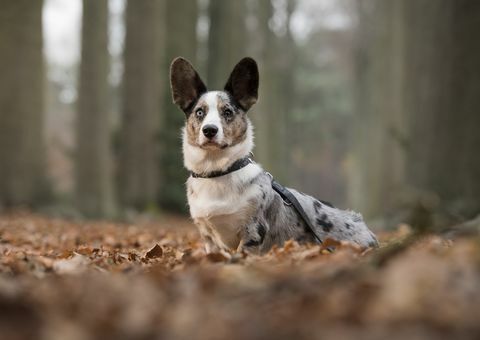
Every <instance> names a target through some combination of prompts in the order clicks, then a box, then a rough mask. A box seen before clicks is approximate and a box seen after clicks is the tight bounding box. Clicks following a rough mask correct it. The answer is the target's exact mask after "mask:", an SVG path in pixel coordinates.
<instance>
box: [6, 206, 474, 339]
mask: <svg viewBox="0 0 480 340" xmlns="http://www.w3.org/2000/svg"><path fill="white" fill-rule="evenodd" d="M411 235H412V234H411V232H410V230H409V228H408V227H407V226H402V227H400V228H399V229H398V230H397V231H395V232H391V233H388V234H383V235H380V238H381V241H382V242H381V243H382V245H381V247H380V249H378V250H369V251H362V250H360V249H358V248H357V247H355V246H353V245H351V244H346V243H343V244H335V242H330V241H329V242H328V243H330V245H335V246H336V250H335V251H334V252H333V253H330V252H328V251H327V250H326V249H324V248H322V247H320V246H316V245H307V246H300V245H298V244H296V243H294V242H288V243H287V244H286V245H285V246H284V247H283V248H275V249H273V250H272V251H271V252H270V253H268V254H267V255H265V256H261V257H259V256H252V255H246V254H236V255H233V256H225V255H222V254H210V255H206V254H205V253H204V251H203V248H202V244H201V242H200V240H199V236H198V234H197V232H196V230H195V229H194V228H193V227H192V226H191V224H190V222H189V221H188V220H186V219H181V218H175V217H165V218H163V219H162V220H160V221H157V222H148V223H147V222H138V223H136V224H114V223H108V222H71V221H67V220H62V219H55V218H47V217H42V216H39V215H34V214H27V213H12V214H7V215H3V216H0V254H1V258H0V337H1V338H2V339H151V338H162V339H172V338H175V339H176V338H178V339H269V338H272V339H307V338H318V339H320V338H326V339H328V338H333V339H335V340H339V339H350V338H355V339H382V338H386V337H388V338H389V339H406V338H408V339H425V338H431V339H446V338H472V339H474V338H476V339H478V338H479V336H480V241H479V239H477V238H472V237H470V238H458V239H455V240H453V241H452V240H446V239H444V238H441V237H439V236H435V235H428V236H422V237H419V238H412V236H411Z"/></svg>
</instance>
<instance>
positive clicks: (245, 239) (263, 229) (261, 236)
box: [237, 218, 268, 254]
mask: <svg viewBox="0 0 480 340" xmlns="http://www.w3.org/2000/svg"><path fill="white" fill-rule="evenodd" d="M267 232H268V224H267V223H266V222H265V221H261V220H258V219H257V218H255V219H253V221H252V222H251V223H249V224H248V225H247V226H246V227H245V228H244V229H243V235H242V238H241V240H240V244H239V246H238V248H237V251H245V252H247V253H255V254H258V253H260V250H261V247H262V245H263V242H264V240H265V235H266V234H267Z"/></svg>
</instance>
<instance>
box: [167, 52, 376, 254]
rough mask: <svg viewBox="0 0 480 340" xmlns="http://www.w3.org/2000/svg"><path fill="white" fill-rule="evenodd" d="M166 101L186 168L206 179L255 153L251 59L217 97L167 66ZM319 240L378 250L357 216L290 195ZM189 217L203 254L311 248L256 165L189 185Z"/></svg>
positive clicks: (190, 74)
mask: <svg viewBox="0 0 480 340" xmlns="http://www.w3.org/2000/svg"><path fill="white" fill-rule="evenodd" d="M170 78H171V88H172V97H173V101H174V103H175V104H177V105H178V106H179V107H180V108H181V109H182V111H183V112H184V113H185V117H186V123H185V127H184V129H183V155H184V164H185V167H186V168H187V169H188V170H189V171H191V172H193V173H196V174H200V175H206V174H209V173H211V172H214V171H225V170H226V169H228V168H229V167H230V166H231V165H232V164H233V163H234V162H235V161H237V160H238V159H241V158H244V157H247V156H248V155H249V154H250V153H251V151H252V149H253V146H254V145H253V128H252V124H251V122H250V120H249V118H248V116H247V111H248V110H249V109H250V107H251V106H252V105H253V104H254V103H255V102H256V101H257V97H258V84H259V76H258V68H257V64H256V62H255V61H254V60H253V59H251V58H244V59H242V60H241V61H240V62H239V63H238V64H237V65H236V66H235V68H234V69H233V71H232V73H231V75H230V77H229V79H228V81H227V83H226V85H225V88H224V90H223V91H208V90H207V87H206V86H205V85H204V83H203V81H202V80H201V78H200V76H199V75H198V73H197V72H196V71H195V69H194V68H193V66H192V65H191V64H190V63H189V62H188V61H187V60H185V59H183V58H177V59H175V60H174V61H173V63H172V65H171V73H170ZM290 190H291V192H292V193H293V194H294V195H295V197H296V198H297V199H298V201H299V202H300V203H301V205H302V207H303V209H304V210H305V212H306V213H307V215H308V216H309V218H310V220H311V222H312V223H313V225H314V226H315V228H316V233H317V235H319V236H320V237H321V238H322V239H325V238H333V239H336V240H348V241H352V242H355V243H357V244H359V245H360V246H362V247H373V246H376V245H377V239H376V237H375V235H374V234H373V233H372V232H371V231H370V230H369V229H368V227H367V226H366V225H365V223H364V222H363V220H362V216H361V215H360V214H357V213H355V212H352V211H344V210H340V209H337V208H334V207H331V206H329V205H327V204H324V203H322V202H320V201H319V200H317V199H315V198H314V197H311V196H308V195H306V194H303V193H301V192H298V191H296V190H293V189H290ZM187 198H188V204H189V207H190V214H191V216H192V218H193V220H194V222H195V224H196V225H197V227H198V228H199V231H200V233H201V235H202V238H203V240H204V241H205V244H206V250H207V252H211V251H218V250H221V251H231V250H246V251H250V252H256V253H264V252H266V251H268V250H269V249H270V248H271V247H272V246H273V245H275V244H276V245H282V244H283V243H284V242H285V241H286V240H289V239H295V240H297V241H299V242H315V238H314V236H313V235H312V233H311V231H310V230H309V229H308V227H307V226H306V225H305V223H304V221H303V220H302V219H301V218H300V217H299V216H298V214H297V213H296V212H295V210H294V208H293V207H292V206H289V205H287V204H285V203H284V201H283V200H282V198H281V197H280V195H279V194H278V193H276V192H275V191H274V190H273V189H272V185H271V176H270V175H269V174H268V173H266V172H265V171H264V170H263V169H262V167H261V166H260V165H259V164H257V163H254V162H253V163H251V164H248V165H247V166H245V167H243V168H241V169H239V170H236V171H234V172H231V173H229V174H226V175H223V176H220V177H215V178H195V177H193V176H190V177H189V178H188V180H187Z"/></svg>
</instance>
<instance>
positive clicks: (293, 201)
mask: <svg viewBox="0 0 480 340" xmlns="http://www.w3.org/2000/svg"><path fill="white" fill-rule="evenodd" d="M250 163H253V161H252V160H251V158H250V157H245V158H240V159H239V160H236V161H235V162H234V163H233V164H232V165H231V166H229V167H228V168H227V169H226V170H224V171H212V172H209V173H205V174H198V173H195V172H190V175H191V176H192V177H194V178H215V177H220V176H225V175H228V174H230V173H232V172H234V171H237V170H240V169H242V168H244V167H246V166H247V165H248V164H250ZM267 174H268V175H269V176H270V178H271V179H272V189H273V190H275V192H277V193H278V194H279V195H280V197H281V198H282V199H283V201H284V202H285V203H286V204H287V205H288V206H293V208H294V209H295V211H296V213H297V214H298V216H299V217H300V218H301V219H302V220H303V222H305V224H306V225H307V227H308V229H310V231H311V233H312V234H313V236H314V237H315V239H316V240H317V241H318V243H320V244H321V243H323V241H322V239H321V238H320V236H318V234H317V233H316V232H315V228H314V226H313V224H312V222H311V221H310V219H309V218H308V216H307V214H306V213H305V210H304V209H303V207H302V205H301V204H300V202H299V201H298V199H297V198H296V197H295V195H294V194H292V192H291V191H290V190H288V189H287V188H285V187H284V186H283V185H281V184H280V183H278V182H277V181H275V180H274V179H273V176H272V175H271V174H270V173H268V172H267ZM324 203H325V204H327V203H326V202H324ZM328 205H330V204H328Z"/></svg>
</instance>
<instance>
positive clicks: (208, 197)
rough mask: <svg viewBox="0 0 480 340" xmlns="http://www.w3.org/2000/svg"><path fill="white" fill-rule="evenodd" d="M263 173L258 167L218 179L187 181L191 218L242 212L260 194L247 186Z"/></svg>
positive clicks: (248, 167)
mask: <svg viewBox="0 0 480 340" xmlns="http://www.w3.org/2000/svg"><path fill="white" fill-rule="evenodd" d="M261 172H262V168H261V167H260V166H259V165H257V164H249V165H247V166H246V167H244V168H243V169H240V170H238V171H235V172H233V173H231V174H228V175H225V176H221V177H217V178H193V177H190V178H189V179H188V181H187V188H188V195H187V196H188V204H189V206H190V214H191V216H192V218H194V219H196V218H206V219H210V218H212V217H215V216H220V215H232V214H237V213H242V212H244V211H245V209H248V205H249V204H251V202H252V200H253V199H254V198H255V197H257V196H258V195H259V193H260V189H259V188H258V187H257V186H249V185H248V183H249V182H250V180H252V179H253V178H254V177H256V176H258V174H260V173H261Z"/></svg>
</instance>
